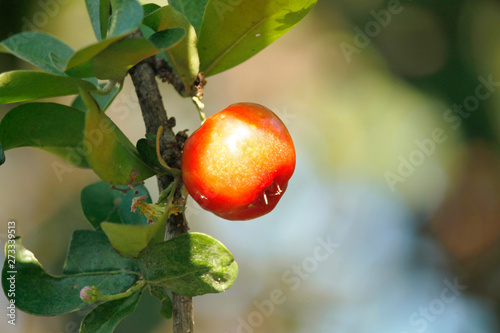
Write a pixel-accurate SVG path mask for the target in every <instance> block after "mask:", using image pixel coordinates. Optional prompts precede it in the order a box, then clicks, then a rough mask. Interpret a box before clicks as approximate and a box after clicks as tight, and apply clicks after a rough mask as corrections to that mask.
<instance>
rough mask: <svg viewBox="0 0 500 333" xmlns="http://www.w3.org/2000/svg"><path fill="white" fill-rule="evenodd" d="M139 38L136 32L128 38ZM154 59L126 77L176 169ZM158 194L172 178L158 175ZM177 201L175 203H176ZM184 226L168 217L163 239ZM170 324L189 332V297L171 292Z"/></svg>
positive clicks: (176, 149) (177, 331) (179, 332)
mask: <svg viewBox="0 0 500 333" xmlns="http://www.w3.org/2000/svg"><path fill="white" fill-rule="evenodd" d="M137 36H141V35H140V32H139V31H137V32H135V33H134V34H132V35H131V37H132V38H133V37H137ZM154 66H155V60H154V57H153V58H148V59H146V60H144V61H142V62H140V63H139V64H137V65H136V66H134V67H133V68H131V69H130V76H131V77H132V82H133V83H134V86H135V91H136V93H137V97H138V99H139V105H140V106H141V111H142V116H143V118H144V123H145V125H146V131H147V133H151V134H156V133H157V132H158V128H159V127H160V126H163V128H164V131H163V135H162V136H161V138H160V151H161V155H162V158H163V160H164V161H165V162H166V163H167V164H168V165H169V166H171V167H174V168H180V157H181V147H180V146H179V144H178V143H177V140H176V136H175V134H174V132H173V130H172V126H169V125H171V124H172V123H173V122H172V121H169V119H168V117H167V112H166V111H165V107H164V106H163V101H162V97H161V95H160V91H159V90H158V84H157V82H156V79H155V67H154ZM157 178H158V187H159V190H160V193H161V192H162V191H163V190H165V189H166V188H167V187H168V185H170V183H171V182H172V181H173V178H172V176H170V175H162V176H158V177H157ZM182 200H183V199H182V197H181V196H180V193H176V196H175V199H174V204H179V203H181V202H182ZM176 201H178V202H176ZM188 229H189V228H188V225H187V222H186V220H185V217H184V214H178V215H173V216H172V217H170V218H169V221H168V224H167V229H166V231H165V240H168V239H170V238H172V237H175V236H177V235H180V234H183V233H186V232H187V231H188ZM172 303H173V304H172V306H173V309H172V312H173V316H172V322H173V331H174V333H193V332H194V329H193V326H194V320H193V301H192V298H191V297H186V296H180V295H177V294H175V293H172Z"/></svg>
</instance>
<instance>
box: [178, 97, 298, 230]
mask: <svg viewBox="0 0 500 333" xmlns="http://www.w3.org/2000/svg"><path fill="white" fill-rule="evenodd" d="M294 170H295V148H294V146H293V142H292V138H291V137H290V134H289V133H288V130H287V129H286V127H285V125H284V124H283V122H282V121H281V120H280V119H279V118H278V117H277V116H276V115H275V114H274V113H273V112H272V111H271V110H269V109H267V108H266V107H264V106H262V105H259V104H253V103H237V104H233V105H231V106H229V107H227V108H226V109H224V110H222V111H221V112H219V113H216V114H214V115H213V116H211V117H209V118H208V119H207V120H206V121H205V123H204V124H203V125H202V126H201V127H200V128H199V129H198V130H196V131H195V132H194V133H193V134H192V135H191V136H190V137H189V138H188V139H187V141H186V143H185V145H184V152H183V155H182V179H183V181H184V184H185V185H186V188H187V191H188V192H189V194H190V195H191V196H192V197H193V199H194V200H195V201H196V202H197V203H198V204H199V205H200V206H201V207H202V208H204V209H206V210H208V211H210V212H212V213H214V214H215V215H218V216H220V217H222V218H225V219H228V220H249V219H253V218H256V217H259V216H262V215H264V214H267V213H269V212H270V211H271V210H273V209H274V207H275V206H276V204H277V203H278V201H279V200H280V198H281V196H282V195H283V193H284V192H285V190H286V188H287V185H288V180H289V179H290V177H291V176H292V174H293V171H294Z"/></svg>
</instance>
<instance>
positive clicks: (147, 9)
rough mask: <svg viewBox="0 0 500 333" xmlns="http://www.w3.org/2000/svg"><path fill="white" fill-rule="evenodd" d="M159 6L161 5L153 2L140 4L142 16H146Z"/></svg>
mask: <svg viewBox="0 0 500 333" xmlns="http://www.w3.org/2000/svg"><path fill="white" fill-rule="evenodd" d="M160 8H161V6H159V5H157V4H155V3H147V4H145V5H142V10H143V11H144V17H146V16H148V15H149V14H151V13H152V12H154V11H155V10H157V9H160Z"/></svg>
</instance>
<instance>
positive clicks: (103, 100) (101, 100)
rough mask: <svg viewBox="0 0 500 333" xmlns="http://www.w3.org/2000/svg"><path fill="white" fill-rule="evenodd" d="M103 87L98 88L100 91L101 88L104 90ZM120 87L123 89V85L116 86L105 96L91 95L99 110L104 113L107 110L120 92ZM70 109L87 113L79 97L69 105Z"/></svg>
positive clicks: (101, 85)
mask: <svg viewBox="0 0 500 333" xmlns="http://www.w3.org/2000/svg"><path fill="white" fill-rule="evenodd" d="M104 86H105V84H100V85H99V88H100V89H102V88H104ZM122 87H123V85H120V86H116V87H114V88H113V90H111V92H110V93H109V94H106V95H101V94H95V93H94V94H92V93H91V95H92V97H93V98H94V99H95V101H96V102H97V104H99V107H100V108H101V110H103V111H106V110H107V109H108V107H109V106H110V105H111V103H113V101H114V100H115V98H116V96H117V95H118V93H119V92H120V91H121V90H122ZM71 107H72V108H75V109H78V110H81V111H83V112H87V106H86V105H85V103H84V102H83V99H82V96H81V95H78V96H76V98H75V99H74V100H73V102H72V103H71Z"/></svg>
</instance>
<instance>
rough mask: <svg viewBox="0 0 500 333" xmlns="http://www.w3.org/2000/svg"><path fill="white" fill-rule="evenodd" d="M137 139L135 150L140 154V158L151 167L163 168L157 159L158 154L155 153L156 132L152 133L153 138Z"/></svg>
mask: <svg viewBox="0 0 500 333" xmlns="http://www.w3.org/2000/svg"><path fill="white" fill-rule="evenodd" d="M147 136H148V135H146V139H139V141H137V151H138V152H139V154H141V157H142V160H143V161H144V162H146V163H147V164H148V165H150V166H151V167H153V168H155V169H156V170H163V166H162V165H161V164H160V161H158V155H157V153H156V134H153V135H152V136H153V137H154V139H153V138H147Z"/></svg>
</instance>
